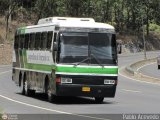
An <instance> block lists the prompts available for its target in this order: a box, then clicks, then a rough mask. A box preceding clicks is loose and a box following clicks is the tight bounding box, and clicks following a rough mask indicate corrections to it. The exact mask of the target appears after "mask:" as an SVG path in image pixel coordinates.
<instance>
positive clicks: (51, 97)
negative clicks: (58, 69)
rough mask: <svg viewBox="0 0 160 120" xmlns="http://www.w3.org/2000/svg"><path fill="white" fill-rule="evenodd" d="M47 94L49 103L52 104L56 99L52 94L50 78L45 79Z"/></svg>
mask: <svg viewBox="0 0 160 120" xmlns="http://www.w3.org/2000/svg"><path fill="white" fill-rule="evenodd" d="M45 94H47V99H48V101H49V102H51V103H52V102H53V101H54V98H55V97H54V95H53V94H52V93H51V90H50V86H49V78H48V76H46V78H45Z"/></svg>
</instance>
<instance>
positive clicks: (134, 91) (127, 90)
mask: <svg viewBox="0 0 160 120" xmlns="http://www.w3.org/2000/svg"><path fill="white" fill-rule="evenodd" d="M122 90H123V91H126V92H133V93H142V92H141V91H136V90H129V89H122Z"/></svg>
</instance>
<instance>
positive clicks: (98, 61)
mask: <svg viewBox="0 0 160 120" xmlns="http://www.w3.org/2000/svg"><path fill="white" fill-rule="evenodd" d="M91 56H92V57H93V58H94V59H95V60H96V62H97V63H98V64H99V65H100V66H102V68H103V67H104V65H102V64H101V62H100V60H99V59H98V58H97V57H96V56H95V55H94V54H93V53H91Z"/></svg>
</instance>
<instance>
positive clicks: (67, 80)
mask: <svg viewBox="0 0 160 120" xmlns="http://www.w3.org/2000/svg"><path fill="white" fill-rule="evenodd" d="M61 83H72V79H71V78H64V77H61Z"/></svg>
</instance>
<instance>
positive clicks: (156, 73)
mask: <svg viewBox="0 0 160 120" xmlns="http://www.w3.org/2000/svg"><path fill="white" fill-rule="evenodd" d="M139 71H140V72H141V73H143V74H144V75H147V76H150V77H153V78H158V79H160V70H158V65H157V63H154V64H150V65H146V66H144V67H142V68H141V69H140V70H139Z"/></svg>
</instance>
